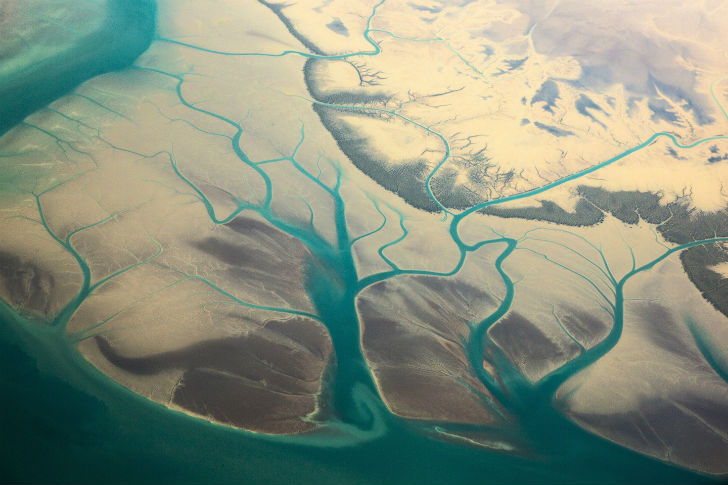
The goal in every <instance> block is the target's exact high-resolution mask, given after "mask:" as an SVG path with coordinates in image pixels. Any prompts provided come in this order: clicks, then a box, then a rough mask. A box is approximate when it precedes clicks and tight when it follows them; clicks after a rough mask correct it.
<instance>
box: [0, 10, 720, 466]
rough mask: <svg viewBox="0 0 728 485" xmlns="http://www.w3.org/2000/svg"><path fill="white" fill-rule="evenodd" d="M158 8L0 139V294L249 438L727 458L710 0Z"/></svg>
mask: <svg viewBox="0 0 728 485" xmlns="http://www.w3.org/2000/svg"><path fill="white" fill-rule="evenodd" d="M59 3H62V2H59ZM4 5H5V6H3V7H0V8H2V10H0V22H2V21H3V20H2V19H5V18H9V17H8V16H13V15H16V13H15V10H14V9H16V8H22V9H27V10H28V11H33V12H35V11H41V10H43V9H42V8H41V7H38V6H34V4H32V3H31V2H26V3H23V4H20V3H18V4H17V5H16V4H15V3H10V2H8V3H6V4H4ZM101 6H102V4H101V3H99V4H96V3H89V4H88V8H90V9H93V8H101ZM59 9H60V7H59ZM158 9H159V14H158V26H157V37H156V38H155V39H154V41H153V42H152V44H151V46H150V48H149V49H148V50H147V51H146V52H145V53H144V54H143V55H142V56H141V57H140V58H139V59H137V60H136V62H135V63H134V65H133V66H131V67H129V68H127V69H124V70H122V71H118V72H113V73H109V74H105V75H101V76H96V77H93V78H91V79H90V80H88V81H86V82H84V83H83V84H81V85H80V86H77V87H75V88H73V89H72V90H71V91H70V92H68V93H67V94H65V95H64V96H62V97H60V98H58V99H57V100H55V101H53V102H51V103H50V104H48V105H47V106H45V107H42V108H40V109H38V110H36V111H34V112H32V113H30V114H28V115H27V117H24V119H23V121H22V122H20V123H19V124H17V125H15V127H14V128H12V129H11V130H10V131H8V132H7V133H6V134H5V135H4V136H3V137H2V138H0V164H2V169H1V170H0V216H2V219H0V269H1V271H0V297H2V298H3V299H4V300H5V301H7V302H9V303H11V304H12V305H13V306H14V307H15V308H16V309H17V310H19V311H21V312H23V313H25V314H30V315H33V316H36V317H39V318H42V319H44V320H46V321H47V322H48V325H49V326H55V327H57V328H59V329H61V330H63V331H64V332H65V334H64V335H65V336H66V337H67V339H68V341H69V342H70V343H71V344H72V345H75V346H76V347H77V348H78V350H79V351H80V352H81V353H82V354H83V356H84V357H85V358H86V359H88V360H89V361H90V362H91V363H93V365H94V366H96V367H97V368H98V369H100V370H101V371H102V372H104V373H105V374H107V375H108V376H110V377H111V378H113V379H114V380H116V381H118V382H120V383H121V384H123V385H124V386H126V387H128V388H130V389H132V390H134V391H136V392H138V393H140V394H142V395H144V396H146V397H149V398H150V399H153V400H155V401H157V402H159V403H163V404H166V405H168V406H170V407H172V408H175V409H179V410H184V411H186V412H189V413H192V414H195V415H199V416H201V417H204V418H205V419H209V420H213V421H216V422H221V423H226V424H230V425H232V426H236V427H240V428H244V429H247V430H251V431H255V432H262V433H276V434H295V433H305V432H310V431H317V430H318V431H323V432H331V431H332V430H333V431H335V432H337V433H343V432H344V431H343V430H348V431H346V432H348V433H350V435H351V436H354V437H355V438H351V439H352V440H353V439H364V438H363V436H365V435H366V433H370V434H371V435H374V434H376V433H380V432H384V431H382V429H383V427H384V428H386V426H387V424H386V423H389V424H391V423H392V422H394V420H397V421H399V420H403V421H404V422H406V423H409V424H411V425H412V426H413V427H414V428H413V429H416V430H418V432H420V431H421V432H422V433H423V434H424V435H427V436H431V437H433V438H434V439H444V440H449V441H453V442H456V443H461V444H462V443H466V444H468V445H477V446H482V447H484V448H489V449H494V450H499V451H506V452H509V453H513V454H517V455H522V456H525V457H534V456H536V457H544V456H545V457H547V459H548V458H554V457H557V456H558V453H560V451H559V450H563V449H568V448H569V447H570V446H573V443H579V442H581V441H579V440H586V441H584V442H585V443H588V440H589V439H591V438H590V435H588V434H587V433H585V432H582V431H580V430H578V429H575V430H571V428H569V431H568V432H567V431H565V432H564V436H563V439H559V438H554V433H553V431H554V430H557V429H566V428H564V423H566V419H568V420H569V421H571V422H575V423H577V424H578V425H579V426H580V427H581V428H583V429H586V430H588V431H589V432H591V433H595V434H597V435H600V436H602V437H605V438H607V439H609V440H611V441H613V442H615V443H617V444H619V445H621V446H624V447H627V448H630V449H632V450H635V451H638V452H640V453H644V454H647V455H650V456H652V457H656V458H658V459H660V460H663V461H665V462H670V463H673V464H676V465H678V466H681V467H686V468H690V469H693V470H698V471H700V472H703V473H708V474H713V475H724V474H728V468H727V463H728V462H726V460H725V457H726V456H727V455H728V383H727V382H726V381H727V379H728V364H726V362H728V353H726V350H725V349H726V344H727V343H728V320H727V317H726V315H728V286H726V285H725V275H726V271H725V269H724V266H725V264H726V262H728V250H727V247H728V246H726V244H728V211H727V210H726V204H727V203H728V193H727V192H726V190H728V189H724V186H728V168H727V167H728V166H727V165H726V164H728V138H727V137H726V135H728V115H726V112H725V108H724V107H725V106H726V105H728V95H727V94H728V93H727V90H728V77H725V76H726V74H725V73H726V72H728V59H727V58H726V57H725V53H724V46H725V45H728V38H726V37H727V36H728V34H727V33H726V32H727V30H726V27H727V26H728V24H727V23H726V21H725V20H724V19H726V18H728V8H727V7H726V6H725V5H724V3H723V2H709V1H705V2H702V3H695V4H690V5H687V4H685V3H684V2H677V1H671V2H664V1H661V2H617V3H615V2H609V3H605V2H590V4H589V5H584V3H583V2H578V1H561V2H547V3H545V4H543V5H535V4H534V5H532V4H531V2H525V1H524V2H497V3H496V2H488V1H477V0H461V1H459V2H457V1H441V2H440V1H433V2H419V1H411V2H410V1H395V0H383V1H378V2H371V1H361V2H345V1H343V0H327V1H309V2H296V3H295V4H291V5H286V4H274V3H268V2H265V1H263V0H260V1H253V0H245V1H240V0H216V1H212V0H174V1H173V0H162V1H160V2H158ZM58 12H60V10H58ZM45 15H47V16H49V18H50V19H51V20H48V19H46V23H47V24H48V25H51V24H54V21H52V19H54V18H55V17H53V16H52V14H51V13H46V14H45ZM58 15H60V14H58ZM74 15H86V14H84V13H83V12H82V11H81V10H78V11H75V14H74ZM24 18H26V17H24ZM27 19H31V17H27ZM27 21H28V22H29V25H34V26H35V25H41V24H40V23H39V22H38V20H37V19H34V18H32V19H31V20H27ZM59 21H60V22H62V23H63V25H65V26H66V27H69V26H71V25H75V23H74V22H75V21H74V20H73V19H70V20H69V19H68V18H67V17H66V16H62V19H61V20H59ZM8 25H10V24H8V22H7V20H6V21H5V23H2V24H0V29H2V32H6V31H7V30H8V29H11V28H12V29H16V30H17V32H16V34H15V35H16V37H17V39H22V38H23V37H24V35H25V34H23V32H22V28H21V27H22V25H23V24H20V23H18V24H16V23H13V24H12V27H8ZM43 25H46V24H43ZM94 25H96V24H92V23H89V24H84V25H83V27H84V28H89V29H90V30H93V29H94V28H95V27H94ZM48 28H50V27H48ZM69 28H70V27H69ZM38 35H41V34H38ZM48 38H49V39H51V38H52V39H58V38H59V37H57V36H56V34H53V35H50V34H48ZM44 39H45V37H44ZM73 42H75V41H73ZM73 42H71V44H73ZM20 44H21V42H20V40H18V46H20ZM13 45H14V44H12V43H11V42H9V41H5V40H3V41H2V42H0V46H1V47H0V48H2V49H4V50H6V51H7V52H8V56H10V57H11V58H12V59H13V62H25V63H29V64H30V63H32V62H36V61H32V62H31V58H32V56H33V55H34V54H32V53H33V52H35V51H31V50H29V51H27V52H25V51H24V52H22V53H21V52H20V51H17V52H15V51H13V52H11V51H10V50H12V49H13V47H12V46H13ZM32 45H33V46H38V48H39V49H41V50H42V52H43V53H44V55H47V56H50V57H53V56H54V55H56V54H54V53H53V52H51V51H50V50H48V48H47V46H46V45H45V44H43V43H42V42H35V41H34V43H32ZM73 45H75V44H73ZM54 46H55V47H57V48H58V49H62V43H61V42H58V43H56V44H54ZM8 49H10V50H8ZM17 49H21V47H17ZM39 52H40V51H39ZM33 59H34V58H33ZM6 69H7V72H9V73H11V72H12V75H13V76H16V75H17V72H20V71H22V69H20V68H17V67H12V66H10V64H2V65H0V75H2V76H5V73H4V71H3V70H6ZM9 75H10V74H8V76H9ZM0 79H6V78H0ZM3 82H4V81H3ZM20 82H21V83H22V82H23V81H20ZM0 85H4V84H3V83H0ZM69 89H70V88H69ZM8 92H9V91H8ZM0 94H1V93H0ZM23 116H25V113H24V114H23ZM564 417H566V419H564ZM351 429H354V430H356V431H355V432H354V433H351ZM337 436H340V435H337ZM347 436H349V435H347ZM550 453H552V455H550ZM539 459H541V458H539Z"/></svg>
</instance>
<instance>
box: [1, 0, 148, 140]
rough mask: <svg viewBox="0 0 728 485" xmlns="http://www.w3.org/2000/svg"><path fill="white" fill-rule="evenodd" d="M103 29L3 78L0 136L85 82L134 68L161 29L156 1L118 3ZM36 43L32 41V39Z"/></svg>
mask: <svg viewBox="0 0 728 485" xmlns="http://www.w3.org/2000/svg"><path fill="white" fill-rule="evenodd" d="M107 8H108V12H107V15H106V18H105V19H104V22H103V26H102V28H101V29H99V30H97V31H95V32H93V33H92V34H90V35H87V36H84V37H83V38H81V39H79V40H78V41H77V42H75V43H74V44H73V45H69V47H68V48H67V49H65V50H62V51H61V52H60V53H59V54H58V55H56V56H52V57H48V58H45V59H43V60H41V61H40V62H34V63H32V64H31V65H27V66H25V67H24V68H22V69H19V70H17V71H16V72H13V73H9V74H8V75H6V76H0V135H2V134H3V133H5V132H6V131H7V130H8V129H10V128H11V127H12V126H13V125H15V124H16V123H18V122H20V121H22V120H23V118H25V117H26V116H27V115H29V114H30V113H32V112H34V111H36V110H38V109H39V108H42V107H44V106H46V105H47V104H48V103H50V102H51V101H53V100H54V99H56V98H58V97H60V96H62V95H63V94H66V93H67V92H68V91H70V90H71V89H73V88H74V87H76V86H77V85H78V84H80V83H82V82H83V81H85V80H87V79H89V78H91V77H93V76H97V75H99V74H103V73H106V72H110V71H114V70H117V69H121V68H123V67H126V66H128V65H129V64H131V63H132V62H134V60H135V59H136V58H137V57H138V56H139V54H141V53H142V52H144V50H146V48H147V47H148V46H149V42H150V41H151V40H152V36H153V34H154V28H155V18H156V2H155V0H133V1H125V0H112V1H109V2H108V7H107ZM31 40H32V39H31Z"/></svg>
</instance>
